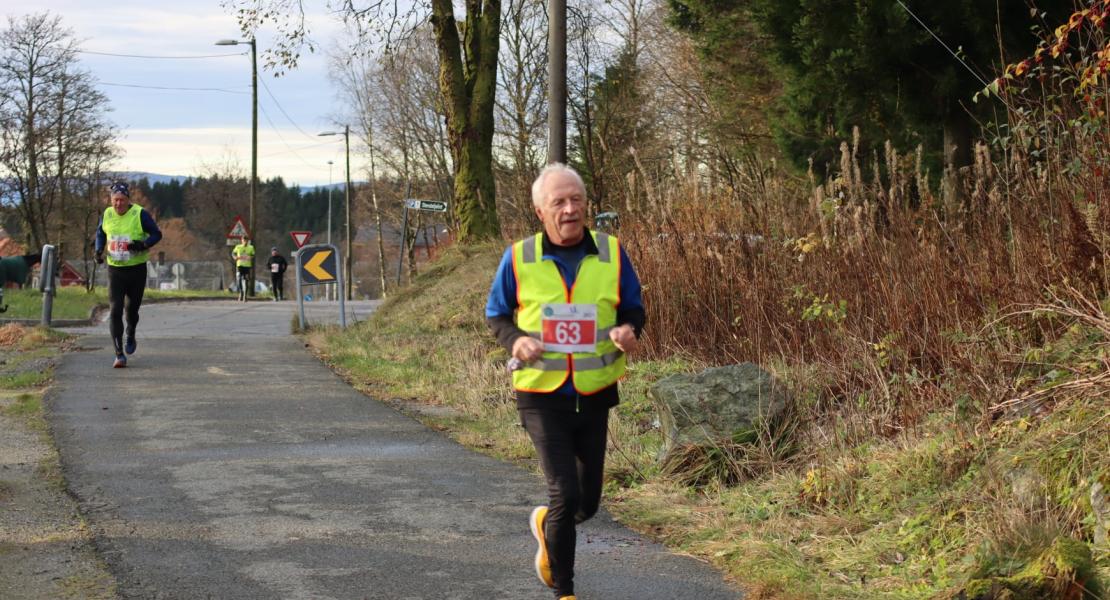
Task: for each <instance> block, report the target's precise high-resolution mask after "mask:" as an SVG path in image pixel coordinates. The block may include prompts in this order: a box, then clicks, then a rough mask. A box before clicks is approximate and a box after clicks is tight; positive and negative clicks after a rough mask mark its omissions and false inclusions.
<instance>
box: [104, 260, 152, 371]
mask: <svg viewBox="0 0 1110 600" xmlns="http://www.w3.org/2000/svg"><path fill="white" fill-rule="evenodd" d="M145 290H146V263H142V264H138V265H131V266H129V267H112V266H109V267H108V302H109V304H110V305H111V307H112V309H111V315H110V317H109V320H108V331H109V332H110V333H111V334H112V341H113V342H116V341H119V340H120V339H121V338H122V337H123V311H124V299H125V298H126V300H127V303H126V304H127V335H129V336H132V335H135V326H136V325H138V324H139V307H140V306H142V304H143V292H144V291H145ZM116 351H117V352H118V351H120V348H116Z"/></svg>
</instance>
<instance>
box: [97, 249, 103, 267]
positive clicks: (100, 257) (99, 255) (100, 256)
mask: <svg viewBox="0 0 1110 600" xmlns="http://www.w3.org/2000/svg"><path fill="white" fill-rule="evenodd" d="M96 264H98V265H102V264H104V252H103V251H100V252H97V253H96Z"/></svg>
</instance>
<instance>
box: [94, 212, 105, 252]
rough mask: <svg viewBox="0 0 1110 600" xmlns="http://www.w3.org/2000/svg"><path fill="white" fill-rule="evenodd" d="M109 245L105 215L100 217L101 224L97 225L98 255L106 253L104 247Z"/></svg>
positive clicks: (96, 245)
mask: <svg viewBox="0 0 1110 600" xmlns="http://www.w3.org/2000/svg"><path fill="white" fill-rule="evenodd" d="M107 245H108V235H107V234H105V233H104V215H100V222H98V223H97V224H96V243H95V244H94V248H95V250H96V253H97V254H100V253H101V252H104V246H107Z"/></svg>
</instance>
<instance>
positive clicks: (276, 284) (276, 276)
mask: <svg viewBox="0 0 1110 600" xmlns="http://www.w3.org/2000/svg"><path fill="white" fill-rule="evenodd" d="M288 267H289V263H287V262H286V261H285V257H284V256H282V255H281V254H280V253H279V252H278V249H277V246H274V247H273V248H270V258H269V260H267V261H266V268H267V269H269V270H270V291H272V292H273V293H274V302H277V301H279V300H285V269H286V268H288Z"/></svg>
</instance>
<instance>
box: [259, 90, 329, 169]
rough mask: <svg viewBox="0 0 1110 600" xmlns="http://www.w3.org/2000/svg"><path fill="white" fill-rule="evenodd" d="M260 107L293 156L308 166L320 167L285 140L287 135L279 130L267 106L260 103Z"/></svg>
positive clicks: (311, 167)
mask: <svg viewBox="0 0 1110 600" xmlns="http://www.w3.org/2000/svg"><path fill="white" fill-rule="evenodd" d="M258 108H259V109H260V110H261V111H262V116H263V117H266V122H267V123H269V124H270V129H273V130H274V134H276V135H277V137H278V139H279V140H281V143H282V144H285V147H286V148H289V151H290V152H292V153H293V156H296V157H297V159H298V160H300V161H301V162H302V163H304V164H305V166H307V167H308V168H310V169H315V168H318V167H319V165H312V164H311V163H309V162H308V161H307V160H305V159H304V157H303V156H301V155H300V154H299V153H297V150H296V149H295V148H293V146H290V145H289V142H287V141H285V137H284V136H282V135H281V132H280V131H278V128H277V125H274V121H273V119H271V118H270V113H268V112H266V107H264V106H262V105H261V104H259V105H258Z"/></svg>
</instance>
